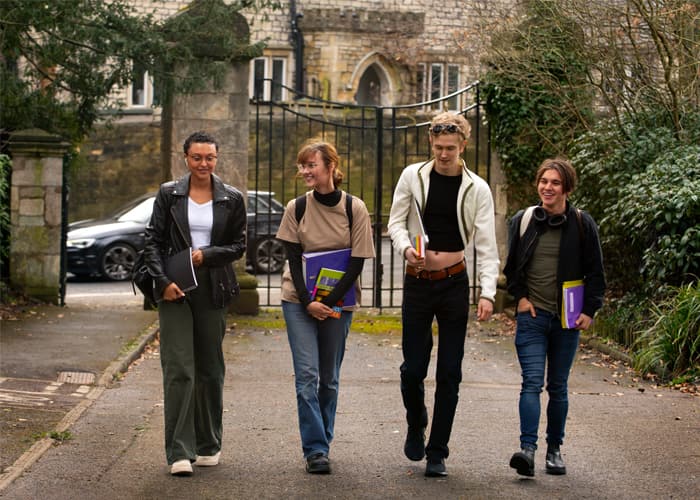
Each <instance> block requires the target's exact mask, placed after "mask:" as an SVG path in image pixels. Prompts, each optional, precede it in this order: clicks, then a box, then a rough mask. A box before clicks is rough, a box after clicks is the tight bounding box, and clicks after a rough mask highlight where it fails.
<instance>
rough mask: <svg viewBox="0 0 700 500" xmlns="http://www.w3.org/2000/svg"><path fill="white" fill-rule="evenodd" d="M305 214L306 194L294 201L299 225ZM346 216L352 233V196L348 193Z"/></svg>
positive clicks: (346, 194)
mask: <svg viewBox="0 0 700 500" xmlns="http://www.w3.org/2000/svg"><path fill="white" fill-rule="evenodd" d="M304 212H306V194H302V195H301V196H299V197H297V199H296V200H295V201H294V217H295V218H296V220H297V224H299V222H301V218H302V217H304ZM345 215H346V216H347V218H348V226H349V227H350V232H352V195H351V194H350V193H348V192H346V193H345Z"/></svg>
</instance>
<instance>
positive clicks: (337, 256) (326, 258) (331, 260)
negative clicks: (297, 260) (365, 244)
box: [301, 248, 357, 306]
mask: <svg viewBox="0 0 700 500" xmlns="http://www.w3.org/2000/svg"><path fill="white" fill-rule="evenodd" d="M351 251H352V249H350V248H343V249H341V250H328V251H325V252H308V253H303V254H302V255H301V265H302V268H303V270H304V281H305V282H306V289H307V290H308V291H309V295H311V294H312V293H313V291H314V287H315V286H316V279H317V278H318V273H319V271H320V270H321V268H322V267H325V268H327V269H335V270H337V271H343V272H345V271H346V270H347V269H348V264H349V263H350V253H351ZM356 302H357V300H356V298H355V286H354V285H353V286H352V287H350V290H348V292H347V293H346V294H345V297H343V305H344V306H354V305H355V303H356Z"/></svg>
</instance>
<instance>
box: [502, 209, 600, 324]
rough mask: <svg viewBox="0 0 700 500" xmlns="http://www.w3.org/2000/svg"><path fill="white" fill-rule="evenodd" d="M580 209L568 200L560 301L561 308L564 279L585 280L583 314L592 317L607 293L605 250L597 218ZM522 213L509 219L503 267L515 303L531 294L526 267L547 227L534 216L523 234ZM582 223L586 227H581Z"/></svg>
mask: <svg viewBox="0 0 700 500" xmlns="http://www.w3.org/2000/svg"><path fill="white" fill-rule="evenodd" d="M577 210H578V209H577V208H575V207H574V206H573V205H571V204H570V203H569V202H568V201H567V202H566V222H565V223H564V225H563V226H562V231H561V240H560V244H559V263H558V266H557V288H558V293H557V302H558V306H559V309H561V300H562V284H563V283H564V281H571V280H583V282H584V284H585V289H584V298H583V313H584V314H586V315H587V316H590V317H591V318H592V317H593V316H594V314H595V312H596V311H597V310H598V309H600V307H601V306H602V305H603V298H604V293H605V273H604V270H603V253H602V251H601V248H600V240H599V238H598V228H597V226H596V223H595V221H594V220H593V218H592V217H591V216H590V215H589V214H588V213H586V212H584V211H583V210H581V211H580V212H579V214H578V215H577V213H576V212H577ZM523 213H524V210H520V211H519V212H518V213H517V214H515V216H513V219H512V220H511V222H510V229H509V231H508V236H509V250H508V260H507V261H506V266H505V268H504V269H503V274H505V276H506V280H507V284H508V292H509V293H510V294H511V295H512V296H513V297H514V298H515V303H516V304H517V303H518V301H519V300H520V299H521V298H522V297H527V296H528V286H527V267H528V264H529V263H530V259H531V258H532V254H533V252H534V250H535V247H536V246H537V242H538V240H539V237H540V234H542V231H546V230H547V228H546V224H538V223H537V222H536V221H535V218H534V217H533V218H532V219H531V220H530V223H529V224H528V226H527V229H526V230H525V233H524V234H523V235H522V237H520V220H521V218H522V216H523ZM579 223H580V224H581V225H582V226H583V227H581V228H579ZM579 229H580V230H579ZM581 238H583V241H581Z"/></svg>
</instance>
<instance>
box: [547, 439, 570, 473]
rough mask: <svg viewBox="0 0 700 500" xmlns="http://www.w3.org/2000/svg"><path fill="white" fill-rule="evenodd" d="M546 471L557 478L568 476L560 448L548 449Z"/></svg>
mask: <svg viewBox="0 0 700 500" xmlns="http://www.w3.org/2000/svg"><path fill="white" fill-rule="evenodd" d="M545 470H546V471H547V474H552V475H555V476H563V475H564V474H566V465H564V459H562V458H561V451H559V447H558V446H557V447H556V448H547V460H546V462H545Z"/></svg>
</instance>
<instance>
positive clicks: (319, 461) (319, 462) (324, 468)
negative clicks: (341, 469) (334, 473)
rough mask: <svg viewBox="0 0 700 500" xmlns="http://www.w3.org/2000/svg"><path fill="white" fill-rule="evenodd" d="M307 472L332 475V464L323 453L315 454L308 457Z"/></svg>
mask: <svg viewBox="0 0 700 500" xmlns="http://www.w3.org/2000/svg"><path fill="white" fill-rule="evenodd" d="M306 472H308V473H309V474H330V473H331V462H330V460H328V456H327V455H324V454H323V453H315V454H313V455H310V456H308V457H306Z"/></svg>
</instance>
